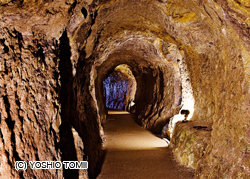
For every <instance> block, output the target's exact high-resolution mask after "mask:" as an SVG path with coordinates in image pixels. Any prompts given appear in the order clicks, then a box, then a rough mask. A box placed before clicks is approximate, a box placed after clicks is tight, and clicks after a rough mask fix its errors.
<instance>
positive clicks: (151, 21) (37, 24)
mask: <svg viewBox="0 0 250 179" xmlns="http://www.w3.org/2000/svg"><path fill="white" fill-rule="evenodd" d="M0 14H1V15H0V106H1V109H0V112H1V113H0V121H1V123H0V125H1V131H0V138H1V140H0V149H1V150H0V153H1V157H2V161H3V163H1V166H3V168H1V170H0V174H1V175H2V176H6V178H13V177H15V178H18V177H20V178H35V177H36V178H39V177H42V178H46V177H47V178H57V177H62V176H65V175H66V174H65V172H63V171H62V170H58V171H57V170H53V171H52V170H51V171H49V172H44V171H42V170H39V171H36V172H32V171H30V170H27V171H19V172H17V171H15V170H13V168H14V163H15V161H18V160H24V161H29V160H31V161H36V160H40V161H43V160H58V161H60V160H62V159H64V158H65V155H66V157H69V156H67V154H65V152H62V151H67V150H68V149H66V148H63V147H62V146H64V145H62V143H63V142H64V143H67V140H65V139H67V137H65V136H64V135H63V134H65V135H66V134H70V135H71V139H73V138H74V137H75V138H77V139H78V140H79V141H81V142H82V143H81V142H79V143H78V144H79V145H78V144H73V143H72V140H71V144H72V145H75V146H76V147H73V148H70V146H72V145H69V148H70V149H69V150H73V151H74V153H73V154H74V155H75V156H74V157H75V159H76V158H77V157H78V158H77V159H78V160H83V158H84V159H87V160H88V161H89V169H88V171H87V174H86V173H85V174H84V173H82V174H81V175H85V177H86V175H89V177H90V178H91V177H92V178H94V177H96V176H97V175H98V170H100V165H99V163H100V161H101V156H102V154H103V151H102V142H103V139H104V138H103V136H104V134H103V131H102V125H101V124H102V123H104V122H105V120H106V112H107V111H106V109H105V108H104V99H103V89H102V88H103V86H102V82H103V80H104V79H105V78H106V77H107V75H109V74H110V73H111V72H112V70H114V69H115V67H116V66H118V65H120V64H127V65H129V66H130V67H131V71H132V72H133V74H134V76H135V78H136V81H137V93H136V95H135V103H136V115H137V117H138V118H137V123H139V124H140V125H142V126H143V127H145V128H147V129H149V130H151V131H153V132H158V133H159V132H160V131H161V128H162V127H163V126H164V125H165V124H166V123H167V122H168V120H169V118H170V117H171V116H173V115H174V114H177V113H178V112H179V109H180V107H181V106H183V107H185V108H187V109H188V110H190V113H191V114H192V115H190V117H189V122H187V123H178V124H177V126H176V130H175V132H174V133H173V139H172V141H171V145H170V146H171V148H172V149H173V153H174V156H175V157H176V160H177V161H179V162H181V163H182V164H185V165H187V166H189V167H192V168H194V169H196V171H197V172H196V176H197V177H200V178H208V177H210V178H218V177H222V178H237V177H242V178H249V173H250V165H249V160H250V154H249V153H250V120H249V119H250V113H249V106H250V88H249V86H250V85H249V80H250V31H249V28H250V21H249V19H250V13H249V2H248V1H243V0H216V1H212V0H199V1H197V0H168V1H166V0H149V1H146V0H131V1H125V0H106V1H105V0H103V1H100V0H76V1H75V0H65V1H64V0H62V1H42V0H41V1H30V0H24V1H11V0H0ZM138 104H140V105H138ZM48 131H49V132H48ZM72 131H76V132H77V135H73V133H72ZM76 136H78V137H76ZM78 140H77V141H78ZM74 141H75V140H74ZM59 143H60V145H59ZM80 143H81V145H80ZM82 145H84V146H82ZM67 147H68V146H67ZM75 148H77V149H78V156H77V154H76V152H75ZM79 151H80V152H79ZM79 153H81V155H80V154H79ZM79 155H80V156H81V157H80V158H79ZM83 156H84V157H83ZM70 175H71V174H69V176H70Z"/></svg>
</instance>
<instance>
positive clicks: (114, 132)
mask: <svg viewBox="0 0 250 179" xmlns="http://www.w3.org/2000/svg"><path fill="white" fill-rule="evenodd" d="M108 119H109V120H108V121H107V123H106V124H105V126H104V131H105V135H106V143H105V148H106V151H107V153H106V157H105V161H104V164H103V166H102V171H101V174H100V175H99V176H98V177H97V178H98V179H148V178H150V179H151V178H152V179H191V178H193V171H192V170H190V169H188V168H186V167H184V166H182V165H179V164H178V163H176V162H175V161H174V157H173V156H172V154H171V151H170V149H168V148H167V143H166V142H165V141H164V140H162V139H160V138H158V137H156V136H154V135H153V134H152V133H150V132H149V131H147V130H145V129H143V128H142V127H140V126H139V125H137V124H136V123H135V122H134V120H133V119H132V118H131V115H130V114H128V113H124V112H118V111H110V112H109V117H108Z"/></svg>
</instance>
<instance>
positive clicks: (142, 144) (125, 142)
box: [107, 129, 168, 150]
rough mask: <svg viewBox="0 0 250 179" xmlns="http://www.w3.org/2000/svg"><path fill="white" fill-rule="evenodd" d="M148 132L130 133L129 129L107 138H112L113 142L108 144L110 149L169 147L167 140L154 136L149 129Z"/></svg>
mask: <svg viewBox="0 0 250 179" xmlns="http://www.w3.org/2000/svg"><path fill="white" fill-rule="evenodd" d="M143 130H145V129H143ZM145 131H146V130H145ZM146 132H148V133H146ZM146 132H145V133H144V132H143V133H134V132H131V133H130V132H129V131H127V132H124V133H123V134H122V135H119V136H118V135H115V136H112V137H111V138H109V139H107V140H112V143H113V144H112V146H108V148H109V149H110V150H151V149H156V148H162V147H168V143H167V142H166V141H165V140H163V139H161V138H157V137H156V136H153V135H152V134H151V133H150V132H149V131H146Z"/></svg>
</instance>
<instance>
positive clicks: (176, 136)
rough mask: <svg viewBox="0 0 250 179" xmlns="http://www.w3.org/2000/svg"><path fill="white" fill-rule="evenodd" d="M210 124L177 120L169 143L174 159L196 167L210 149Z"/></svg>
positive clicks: (202, 161)
mask: <svg viewBox="0 0 250 179" xmlns="http://www.w3.org/2000/svg"><path fill="white" fill-rule="evenodd" d="M211 131H212V128H211V126H210V125H204V124H203V125H201V124H200V123H195V122H178V123H177V124H176V127H175V131H174V133H173V138H172V140H171V143H170V148H172V150H173V153H174V156H175V157H176V160H177V161H178V162H180V163H181V164H183V165H187V166H188V167H191V168H193V169H198V168H199V165H200V164H201V163H204V162H205V160H204V159H206V156H207V155H208V153H209V152H210V151H211V149H212V146H211V140H210V138H211Z"/></svg>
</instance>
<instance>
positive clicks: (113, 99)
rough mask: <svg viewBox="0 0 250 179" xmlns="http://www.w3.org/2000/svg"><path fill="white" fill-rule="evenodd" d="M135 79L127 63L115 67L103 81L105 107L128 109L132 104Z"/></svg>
mask: <svg viewBox="0 0 250 179" xmlns="http://www.w3.org/2000/svg"><path fill="white" fill-rule="evenodd" d="M136 86H137V84H136V79H135V77H134V75H133V73H132V71H131V70H130V67H129V66H128V65H125V64H122V65H119V66H117V67H115V69H114V71H113V72H112V73H111V74H109V76H108V77H107V78H106V79H105V80H104V81H103V88H104V97H105V101H106V108H109V109H120V110H126V111H130V108H131V106H133V105H134V98H135V93H136Z"/></svg>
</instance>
